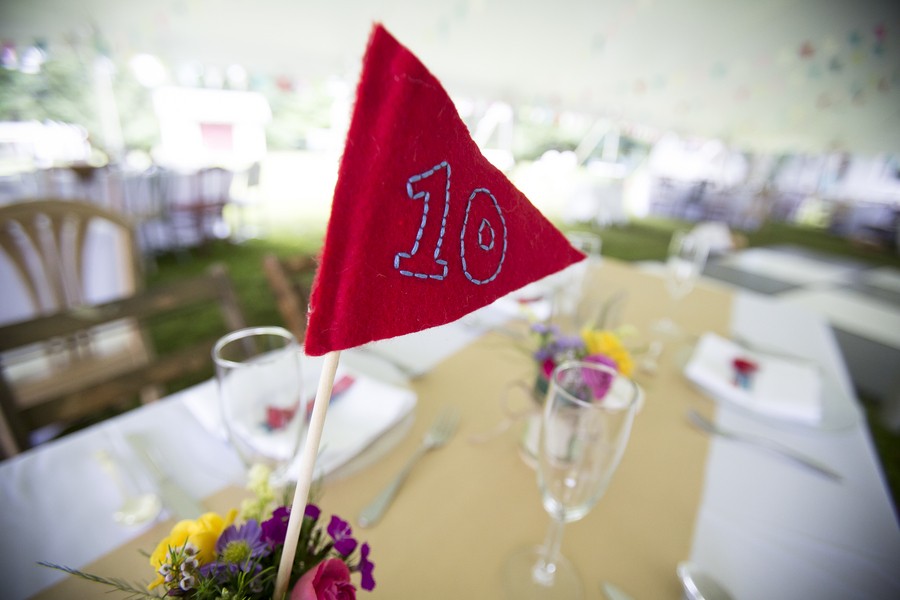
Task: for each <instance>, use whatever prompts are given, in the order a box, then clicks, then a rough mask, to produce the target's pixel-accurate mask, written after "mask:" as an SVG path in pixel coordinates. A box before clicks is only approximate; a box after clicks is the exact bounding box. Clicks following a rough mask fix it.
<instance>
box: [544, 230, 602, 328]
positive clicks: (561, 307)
mask: <svg viewBox="0 0 900 600" xmlns="http://www.w3.org/2000/svg"><path fill="white" fill-rule="evenodd" d="M566 238H567V239H568V240H569V243H570V244H572V246H574V247H575V248H578V249H579V250H581V251H582V252H584V253H585V254H587V258H586V259H585V260H583V261H581V262H578V263H575V264H574V265H570V266H569V267H567V268H566V269H564V270H563V271H561V272H560V273H558V274H557V275H558V277H556V278H555V279H557V281H556V288H557V289H556V290H555V291H554V294H553V306H552V309H551V313H552V314H551V322H552V323H553V324H554V325H556V326H557V327H559V328H560V329H561V330H562V331H563V332H565V333H577V332H578V331H580V330H581V328H582V327H585V326H587V325H590V324H591V323H590V322H591V320H592V319H596V318H597V316H598V315H599V313H600V306H599V304H600V303H599V302H598V301H597V300H596V295H594V294H592V293H591V288H592V287H593V286H594V282H595V281H596V277H597V273H596V270H597V269H598V268H599V267H600V265H601V264H602V263H603V258H602V257H601V255H600V249H601V248H602V246H603V241H602V240H601V239H600V236H599V235H597V234H594V233H588V232H581V231H578V232H569V233H567V234H566Z"/></svg>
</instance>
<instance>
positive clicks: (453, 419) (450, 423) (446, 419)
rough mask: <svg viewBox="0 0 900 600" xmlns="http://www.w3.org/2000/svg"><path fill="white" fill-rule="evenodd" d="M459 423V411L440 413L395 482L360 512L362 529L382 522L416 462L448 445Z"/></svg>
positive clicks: (446, 409)
mask: <svg viewBox="0 0 900 600" xmlns="http://www.w3.org/2000/svg"><path fill="white" fill-rule="evenodd" d="M458 423H459V411H458V410H457V409H455V408H452V407H447V408H444V409H443V410H442V411H441V412H440V413H438V416H437V417H436V418H435V420H434V423H432V425H431V428H430V429H429V430H428V431H427V432H426V433H425V437H424V438H423V439H422V443H421V444H420V445H419V448H418V449H417V450H416V451H415V453H414V454H413V455H412V457H410V459H409V460H408V461H407V462H406V464H405V465H404V466H403V468H402V469H401V470H400V472H399V473H398V474H397V476H396V477H395V478H394V480H393V481H391V482H390V483H389V484H388V485H387V487H386V488H384V491H382V492H381V493H380V494H379V495H378V497H377V498H375V499H374V500H373V501H372V502H371V504H369V505H368V506H367V507H365V508H364V509H362V510H361V511H360V513H359V516H358V517H357V521H356V522H357V523H359V526H360V527H371V526H372V525H375V524H376V523H378V521H380V520H381V517H382V516H383V515H384V513H385V511H387V508H388V506H390V505H391V502H392V501H393V500H394V496H396V495H397V491H398V490H399V489H400V486H401V485H402V484H403V482H404V481H405V480H406V476H407V475H409V472H410V470H412V467H413V465H414V464H416V461H418V460H419V459H420V458H422V455H423V454H425V453H426V452H428V451H429V450H434V449H436V448H440V447H441V446H443V445H444V444H446V443H447V441H448V440H449V439H450V438H451V437H453V434H454V433H455V432H456V425H457V424H458Z"/></svg>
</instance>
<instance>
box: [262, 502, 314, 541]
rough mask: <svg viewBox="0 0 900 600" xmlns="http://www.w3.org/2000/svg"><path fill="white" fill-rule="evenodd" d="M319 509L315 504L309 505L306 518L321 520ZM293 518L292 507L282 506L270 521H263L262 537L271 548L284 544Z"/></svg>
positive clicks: (305, 513)
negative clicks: (289, 523)
mask: <svg viewBox="0 0 900 600" xmlns="http://www.w3.org/2000/svg"><path fill="white" fill-rule="evenodd" d="M320 512H321V511H320V510H319V507H318V506H316V505H315V504H307V505H306V511H304V516H307V517H310V518H311V519H312V520H314V521H315V520H316V519H318V518H319V514H320ZM290 517H291V507H290V506H281V507H279V508H276V509H275V511H274V512H273V513H272V518H271V519H269V520H268V521H263V524H262V526H261V527H262V537H263V539H264V540H265V541H266V543H267V544H268V545H269V547H271V548H274V547H275V546H278V545H280V544H283V543H284V538H285V537H287V529H288V522H289V521H290Z"/></svg>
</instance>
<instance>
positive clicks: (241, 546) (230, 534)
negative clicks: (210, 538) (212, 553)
mask: <svg viewBox="0 0 900 600" xmlns="http://www.w3.org/2000/svg"><path fill="white" fill-rule="evenodd" d="M216 554H218V555H219V556H220V557H226V558H228V559H229V560H228V562H231V563H238V562H241V560H246V559H248V558H261V557H263V556H266V555H268V554H269V549H268V548H267V547H266V544H265V542H263V540H262V528H261V527H260V526H259V523H257V522H256V519H250V520H249V521H247V522H246V523H244V524H243V525H241V526H240V527H235V526H234V525H232V526H231V527H229V528H228V529H226V530H225V531H223V532H222V535H220V536H219V539H218V540H217V541H216ZM231 559H235V560H231Z"/></svg>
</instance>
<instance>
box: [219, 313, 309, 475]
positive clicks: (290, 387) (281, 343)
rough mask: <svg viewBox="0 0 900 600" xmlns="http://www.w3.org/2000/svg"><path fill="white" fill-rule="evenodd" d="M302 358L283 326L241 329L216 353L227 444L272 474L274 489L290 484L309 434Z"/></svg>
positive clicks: (220, 341) (224, 338)
mask: <svg viewBox="0 0 900 600" xmlns="http://www.w3.org/2000/svg"><path fill="white" fill-rule="evenodd" d="M302 353H303V350H302V346H300V344H298V343H297V339H296V338H295V337H294V336H293V335H292V334H291V333H290V332H289V331H287V330H286V329H282V328H281V327H253V328H249V329H241V330H238V331H235V332H232V333H230V334H228V335H226V336H225V337H223V338H222V339H220V340H219V341H218V342H217V343H216V345H215V347H214V348H213V360H214V361H215V364H216V376H217V379H218V381H219V399H220V403H221V408H222V418H223V420H224V422H225V427H226V429H227V431H228V437H229V440H230V441H231V444H232V446H233V447H234V449H235V451H237V453H238V455H239V456H240V457H241V459H242V460H243V461H244V463H245V464H246V465H247V466H248V467H250V466H252V465H254V464H257V463H261V464H264V465H266V466H268V467H269V468H270V469H272V477H271V482H272V484H273V485H283V484H285V483H286V482H287V470H288V468H289V467H290V465H291V463H292V462H293V460H294V457H295V456H296V455H297V451H298V450H299V448H300V444H301V442H302V441H303V438H304V435H305V432H306V399H305V396H304V394H303V376H302V369H301V363H300V358H301V354H302Z"/></svg>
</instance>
